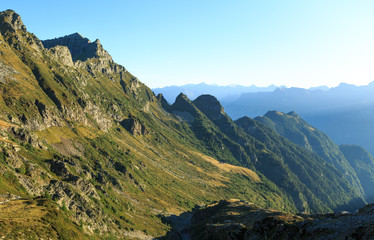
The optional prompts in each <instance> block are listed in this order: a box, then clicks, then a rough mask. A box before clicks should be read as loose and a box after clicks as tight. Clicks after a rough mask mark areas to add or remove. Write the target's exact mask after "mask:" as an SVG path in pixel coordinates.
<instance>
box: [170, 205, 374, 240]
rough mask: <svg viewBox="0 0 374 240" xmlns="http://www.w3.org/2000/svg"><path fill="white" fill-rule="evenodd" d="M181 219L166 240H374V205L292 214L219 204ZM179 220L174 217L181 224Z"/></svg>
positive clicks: (253, 207)
mask: <svg viewBox="0 0 374 240" xmlns="http://www.w3.org/2000/svg"><path fill="white" fill-rule="evenodd" d="M180 219H185V220H186V219H187V220H189V221H188V222H187V223H186V221H184V222H182V223H185V224H186V225H185V227H184V228H180V227H179V228H178V230H179V232H178V231H174V232H170V233H169V236H170V237H169V238H168V237H166V238H165V239H202V240H203V239H215V240H227V239H230V240H239V239H243V240H244V239H248V240H249V239H373V238H374V204H370V205H367V206H366V207H364V208H362V209H360V210H358V211H356V212H353V213H352V212H340V213H331V214H314V215H307V214H290V213H284V212H280V211H276V210H274V209H264V208H261V207H259V206H257V205H255V204H253V203H249V202H246V201H240V200H227V201H220V202H217V203H215V204H212V205H209V206H206V207H204V208H201V209H198V210H196V211H195V212H194V213H189V215H182V216H180ZM180 219H178V218H172V220H174V222H176V223H179V224H180V223H181V221H180Z"/></svg>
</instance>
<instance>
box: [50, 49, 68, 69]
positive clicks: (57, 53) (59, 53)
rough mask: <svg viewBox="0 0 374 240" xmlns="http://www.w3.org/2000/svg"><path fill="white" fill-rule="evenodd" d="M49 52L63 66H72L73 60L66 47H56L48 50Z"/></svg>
mask: <svg viewBox="0 0 374 240" xmlns="http://www.w3.org/2000/svg"><path fill="white" fill-rule="evenodd" d="M50 52H51V53H52V56H53V57H54V58H55V59H56V60H59V61H61V62H62V63H63V64H65V65H67V66H71V67H72V66H74V63H73V59H72V57H71V53H70V51H69V48H68V47H66V46H59V45H57V46H54V47H52V48H50Z"/></svg>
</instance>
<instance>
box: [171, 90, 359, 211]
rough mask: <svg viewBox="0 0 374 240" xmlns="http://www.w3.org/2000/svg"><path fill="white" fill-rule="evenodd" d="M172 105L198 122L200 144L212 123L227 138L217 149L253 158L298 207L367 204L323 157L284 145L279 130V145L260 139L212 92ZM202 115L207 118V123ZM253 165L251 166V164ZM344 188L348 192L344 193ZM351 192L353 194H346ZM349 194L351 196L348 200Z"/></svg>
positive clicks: (205, 141)
mask: <svg viewBox="0 0 374 240" xmlns="http://www.w3.org/2000/svg"><path fill="white" fill-rule="evenodd" d="M182 100H183V101H182ZM182 103H183V104H182ZM170 109H171V111H172V112H173V113H174V114H178V115H179V116H180V118H181V119H184V120H185V121H186V122H188V123H189V124H191V126H195V125H197V126H199V128H198V129H194V128H192V129H193V131H194V132H195V135H196V136H197V137H198V138H199V139H201V140H202V143H201V144H202V145H207V144H209V142H210V141H209V139H206V138H203V137H204V136H207V135H208V132H210V130H209V129H214V131H215V133H214V134H212V135H213V136H215V137H216V138H217V140H216V141H214V142H217V141H218V140H219V139H226V140H225V141H224V142H223V143H222V144H223V145H221V146H218V148H217V146H216V151H215V152H216V153H217V152H220V151H222V150H225V151H229V152H232V153H233V154H232V155H233V156H234V157H235V158H236V160H237V162H235V161H232V163H233V164H241V165H244V166H248V165H247V163H248V161H249V160H250V161H251V162H252V163H253V165H254V169H255V170H257V171H258V172H260V173H261V174H263V175H265V176H266V177H267V178H269V179H270V180H271V181H272V182H274V183H275V184H276V185H277V186H278V187H279V188H281V189H282V190H283V191H285V192H287V193H288V194H290V197H291V198H292V199H293V201H294V202H295V204H296V206H297V208H298V209H299V211H316V209H318V210H317V211H326V209H328V208H333V209H342V208H343V209H344V208H347V207H348V205H349V204H352V206H353V205H356V206H355V207H359V206H362V204H363V201H362V198H361V197H360V193H359V192H358V191H356V190H355V189H354V188H353V187H351V186H350V184H349V183H348V181H346V180H343V179H344V176H343V174H342V173H340V172H339V171H337V170H336V169H334V168H333V167H332V166H331V165H329V164H326V161H325V160H323V159H322V158H320V157H318V156H317V155H316V154H313V153H309V152H308V151H306V150H304V149H302V148H301V147H297V146H296V145H294V144H292V143H290V142H288V141H287V144H288V145H285V144H284V141H286V139H282V138H281V137H280V136H279V135H278V134H276V133H275V132H272V133H271V134H272V137H273V138H272V140H271V141H273V143H274V145H275V146H277V147H275V148H272V146H270V147H269V146H268V144H269V142H268V141H263V142H261V140H258V139H261V136H257V135H254V136H252V135H251V134H249V133H248V132H246V131H245V130H243V129H242V128H240V127H239V126H240V125H239V124H236V123H235V122H233V121H232V120H231V119H230V118H229V117H228V116H227V115H226V114H225V112H224V110H223V108H222V106H221V105H220V103H219V102H218V100H217V99H216V98H215V97H213V96H210V95H202V96H200V97H198V98H197V99H195V100H194V101H193V102H191V101H189V100H188V98H187V97H186V96H185V95H183V94H181V95H179V97H177V99H176V102H175V103H174V104H173V105H172V106H171V108H170ZM201 114H204V115H205V117H204V116H202V117H201ZM201 119H204V123H203V124H202V123H201ZM207 126H209V129H208V127H207ZM261 127H262V128H263V129H266V131H271V130H270V129H267V128H266V127H265V126H263V125H262V124H261ZM201 132H204V134H202V137H200V134H201ZM218 133H219V134H218ZM227 139H228V140H227ZM228 142H229V143H231V144H232V143H235V144H236V146H239V148H232V147H231V146H232V145H227V144H226V143H228ZM213 149H214V148H213ZM237 149H240V153H241V155H239V156H235V152H238V150H237ZM279 149H282V151H280V150H279ZM213 154H214V153H213ZM243 156H244V158H243ZM243 159H245V161H243ZM251 167H252V168H253V166H251ZM321 175H323V176H324V177H321ZM331 183H333V184H331ZM338 189H339V190H338ZM342 192H345V194H347V195H346V196H345V197H343V195H341V193H342ZM335 193H336V194H337V195H335ZM328 195H330V196H332V195H334V197H327V196H328ZM348 195H349V196H351V197H348V198H346V197H347V196H348ZM353 196H355V197H353ZM332 199H334V200H332ZM338 199H339V200H338ZM348 199H350V200H348ZM360 199H361V200H360ZM347 200H348V202H350V201H352V202H351V203H348V202H347ZM339 205H340V206H339ZM352 206H351V207H352ZM355 207H353V208H355ZM353 208H352V209H353Z"/></svg>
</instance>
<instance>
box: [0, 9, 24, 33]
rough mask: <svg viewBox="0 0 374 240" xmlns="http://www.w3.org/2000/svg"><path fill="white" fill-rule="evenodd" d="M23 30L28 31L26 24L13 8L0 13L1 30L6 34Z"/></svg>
mask: <svg viewBox="0 0 374 240" xmlns="http://www.w3.org/2000/svg"><path fill="white" fill-rule="evenodd" d="M15 31H22V32H24V33H27V30H26V27H25V25H23V22H22V20H21V17H20V15H18V14H17V13H15V12H14V11H12V10H6V11H4V12H1V13H0V32H1V34H2V35H5V34H6V33H7V32H15Z"/></svg>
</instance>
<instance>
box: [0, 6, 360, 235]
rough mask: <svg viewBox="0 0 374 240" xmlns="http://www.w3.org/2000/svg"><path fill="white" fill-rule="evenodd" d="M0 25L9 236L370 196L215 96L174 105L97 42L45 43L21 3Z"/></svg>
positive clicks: (1, 217)
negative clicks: (235, 205) (225, 204)
mask: <svg viewBox="0 0 374 240" xmlns="http://www.w3.org/2000/svg"><path fill="white" fill-rule="evenodd" d="M0 33H1V34H0V76H1V79H0V91H1V95H0V96H1V97H0V110H1V111H0V173H1V174H0V194H1V198H2V202H4V204H3V205H1V206H6V207H1V208H0V222H1V224H2V226H3V227H4V229H6V231H0V237H1V238H4V239H19V238H20V237H21V238H22V236H24V235H22V234H28V233H27V232H26V231H28V232H30V234H31V235H30V236H35V238H36V239H38V238H52V239H54V238H59V239H151V238H154V237H160V236H163V235H165V234H166V233H167V232H168V231H169V230H170V229H171V225H170V222H168V221H166V218H167V217H168V216H171V215H179V214H181V213H183V212H186V211H190V210H191V209H193V208H194V207H195V206H197V205H205V204H209V203H212V202H214V201H219V200H224V199H230V198H236V199H241V200H246V201H250V202H253V203H256V204H257V205H258V206H260V207H270V208H274V209H277V210H280V211H285V212H292V213H295V212H299V211H303V212H330V211H332V210H336V209H339V210H340V209H342V210H345V209H353V208H355V207H356V206H357V204H360V203H363V201H362V196H361V194H360V193H359V191H355V190H354V185H353V184H351V183H349V182H348V181H347V179H346V178H345V177H344V176H343V174H342V173H341V172H339V171H338V170H337V169H336V168H334V167H332V165H331V164H330V163H329V162H328V161H327V160H326V161H325V160H323V159H322V158H319V157H318V156H317V155H315V154H312V153H307V152H306V151H305V150H304V149H302V148H297V147H295V146H294V145H292V144H290V143H288V142H287V143H285V140H284V139H283V138H280V137H275V136H273V135H274V134H273V133H272V132H271V133H270V132H269V135H271V138H269V139H271V140H263V139H261V138H260V136H256V135H253V134H251V133H249V132H248V131H246V130H245V128H243V127H242V126H241V127H239V124H237V123H235V122H233V121H232V120H231V119H230V118H229V117H228V116H227V115H226V114H225V113H224V111H223V109H222V107H220V105H219V103H218V102H216V100H214V99H212V97H211V96H208V97H207V96H205V97H202V98H199V99H196V100H195V101H193V102H191V101H190V100H189V99H188V98H187V97H186V96H184V95H179V96H178V98H177V99H176V102H175V103H174V104H173V105H171V106H170V105H168V104H167V102H166V101H165V99H163V97H162V96H161V95H159V96H157V97H156V96H155V95H154V93H153V92H152V91H151V90H150V89H149V88H148V87H147V86H145V85H144V84H143V83H141V82H140V81H139V80H138V79H137V78H136V77H135V76H133V75H132V74H131V73H129V72H128V71H127V69H125V68H124V67H123V66H120V65H118V64H116V63H115V62H114V61H113V60H112V58H111V56H110V55H109V53H108V52H106V51H105V50H104V48H103V46H102V45H101V44H100V41H98V40H96V41H94V42H91V41H89V40H88V39H87V38H84V37H82V36H81V35H79V34H77V33H75V34H71V35H68V36H64V37H61V38H56V39H52V40H47V41H40V40H39V39H38V38H37V37H36V36H35V35H33V34H32V33H29V32H28V31H27V29H26V27H25V26H24V25H23V23H22V20H21V18H20V16H19V15H18V14H17V13H15V12H13V11H11V10H7V11H4V12H1V13H0ZM217 107H218V108H217ZM217 110H218V111H217ZM263 129H265V127H263ZM264 131H270V130H268V129H266V130H264ZM270 141H271V142H272V145H271V144H270ZM331 162H333V161H332V160H331ZM308 166H309V167H310V168H308ZM322 175H323V176H322ZM360 201H361V202H360ZM12 206H13V207H14V206H18V207H17V208H15V209H16V210H17V209H18V210H19V209H20V208H21V209H29V210H30V211H29V212H28V214H29V215H27V216H26V215H25V218H24V220H25V221H19V220H15V221H13V220H14V219H13V220H10V219H9V214H8V213H7V209H9V208H10V207H12ZM8 207H9V208H8ZM18 210H17V211H18ZM33 213H35V214H33ZM33 224H34V225H33ZM54 225H58V226H55V227H54ZM32 226H35V227H32ZM60 226H64V227H63V229H61V228H60ZM65 226H66V227H65ZM19 229H21V230H19ZM66 231H68V232H70V233H71V235H69V233H66ZM18 233H19V234H21V235H19V234H18ZM66 234H67V235H66Z"/></svg>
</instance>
